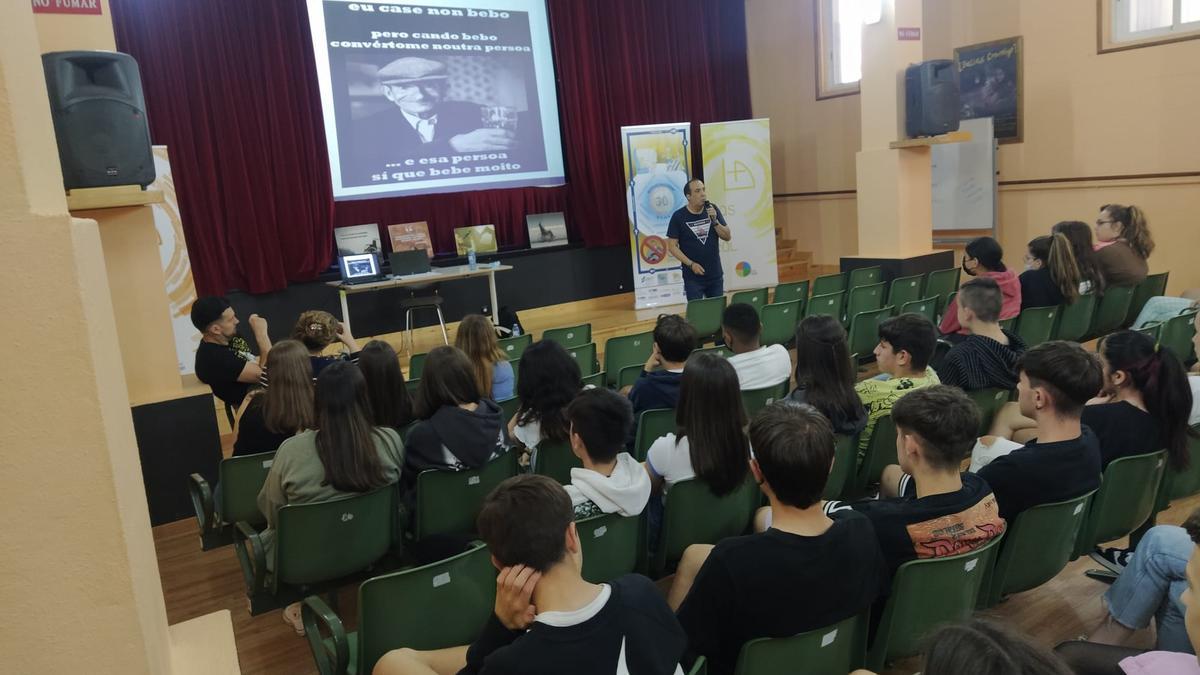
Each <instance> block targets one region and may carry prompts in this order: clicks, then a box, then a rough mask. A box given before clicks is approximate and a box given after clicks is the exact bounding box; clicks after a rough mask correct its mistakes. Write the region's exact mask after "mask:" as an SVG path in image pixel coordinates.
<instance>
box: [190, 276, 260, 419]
mask: <svg viewBox="0 0 1200 675" xmlns="http://www.w3.org/2000/svg"><path fill="white" fill-rule="evenodd" d="M238 323H240V322H239V321H238V318H237V315H236V314H235V313H234V311H233V307H231V306H230V305H229V301H228V300H226V299H225V298H221V297H215V296H206V297H203V298H197V299H196V302H194V303H192V325H194V326H195V327H196V330H198V331H200V345H199V346H198V347H197V348H196V377H197V378H198V379H199V380H200V381H201V382H203V383H205V384H207V385H208V386H209V387H211V388H212V392H213V394H214V395H215V396H216V397H217V398H219V399H221V400H222V401H224V402H225V403H226V404H227V405H229V406H232V407H233V408H235V409H236V408H238V407H240V406H241V405H242V399H243V398H245V397H246V390H247V389H249V388H250V385H252V384H255V383H257V382H258V381H259V377H261V376H262V374H263V372H264V371H263V366H265V365H266V363H267V352H269V351H270V350H271V338H270V337H269V336H268V335H267V320H266V319H264V318H262V317H260V316H259V315H257V314H251V315H250V329H251V330H252V331H253V332H254V340H255V341H256V342H258V354H259V356H258V359H259V362H258V363H256V362H255V361H254V355H253V354H251V353H250V346H249V345H247V344H246V341H245V340H244V339H242V338H241V337H240V336H239V335H238V334H237V325H238Z"/></svg>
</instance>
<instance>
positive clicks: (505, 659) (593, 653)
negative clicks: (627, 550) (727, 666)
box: [459, 574, 687, 675]
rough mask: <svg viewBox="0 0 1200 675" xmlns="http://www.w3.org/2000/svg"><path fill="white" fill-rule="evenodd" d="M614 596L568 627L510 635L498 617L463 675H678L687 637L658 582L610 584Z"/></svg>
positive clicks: (630, 577) (628, 578)
mask: <svg viewBox="0 0 1200 675" xmlns="http://www.w3.org/2000/svg"><path fill="white" fill-rule="evenodd" d="M609 587H610V588H611V595H609V597H608V601H607V602H605V603H604V606H603V607H602V608H601V609H600V610H599V611H598V612H596V613H595V614H594V615H592V616H589V617H587V618H584V619H583V620H581V621H577V622H576V621H575V620H573V619H572V618H570V617H565V616H561V613H560V616H559V617H558V619H559V621H558V622H556V623H559V622H564V623H566V624H567V625H550V624H549V623H543V622H542V621H541V620H540V619H539V620H535V621H534V622H533V624H532V625H531V626H530V627H529V630H528V631H510V630H508V629H507V628H505V627H504V625H503V624H501V623H500V620H499V619H497V618H496V617H495V616H494V615H493V616H492V618H491V619H490V620H489V621H488V624H487V626H485V627H484V629H483V634H482V635H480V637H479V639H478V640H476V641H475V643H474V644H472V645H471V647H470V648H469V649H468V650H467V666H466V667H465V668H463V669H462V670H461V671H459V675H474V674H476V673H479V674H481V675H501V674H504V673H512V674H514V675H516V674H517V673H521V674H522V675H558V674H559V673H571V674H572V675H614V674H615V673H631V674H637V675H672V674H673V673H676V672H682V671H680V669H679V662H680V659H682V658H683V652H684V648H685V647H686V646H687V638H686V636H685V635H684V634H683V629H681V628H680V627H679V622H678V621H677V620H676V619H675V617H674V616H673V615H672V614H671V608H670V607H668V606H667V603H666V601H665V600H663V597H662V593H660V592H659V590H658V589H657V588H656V587H655V586H654V582H652V581H650V580H649V579H647V578H646V577H643V576H639V575H636V574H627V575H625V576H623V577H620V578H618V579H617V580H615V581H613V582H612V583H611V584H609Z"/></svg>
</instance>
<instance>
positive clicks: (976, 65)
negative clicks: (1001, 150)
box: [954, 36, 1024, 143]
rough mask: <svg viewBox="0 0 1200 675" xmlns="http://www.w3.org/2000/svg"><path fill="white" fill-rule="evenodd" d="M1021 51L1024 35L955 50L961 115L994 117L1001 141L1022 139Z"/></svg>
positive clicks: (965, 118)
mask: <svg viewBox="0 0 1200 675" xmlns="http://www.w3.org/2000/svg"><path fill="white" fill-rule="evenodd" d="M1021 52H1022V40H1021V36H1017V37H1011V38H1005V39H1003V40H995V41H992V42H983V43H980V44H975V45H967V46H966V47H957V48H955V50H954V65H955V71H956V72H957V74H958V91H959V98H960V100H961V104H960V105H961V106H962V107H961V117H962V119H964V120H970V119H978V118H980V117H991V118H992V120H993V128H994V129H995V133H996V140H997V141H999V142H1001V143H1020V142H1021V141H1022V140H1023V138H1024V136H1023V135H1022V133H1023V132H1022V124H1023V121H1024V111H1023V110H1022V108H1021V99H1022V97H1021V93H1022V89H1023V84H1024V83H1023V77H1024V73H1023V71H1022V59H1021Z"/></svg>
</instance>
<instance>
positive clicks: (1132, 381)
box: [1083, 330, 1192, 471]
mask: <svg viewBox="0 0 1200 675" xmlns="http://www.w3.org/2000/svg"><path fill="white" fill-rule="evenodd" d="M1099 352H1100V363H1101V366H1102V367H1103V369H1104V388H1103V389H1102V390H1101V395H1100V397H1098V398H1097V399H1095V400H1094V401H1092V402H1091V403H1092V404H1091V405H1088V406H1086V407H1085V408H1084V409H1083V423H1084V424H1086V425H1088V427H1090V428H1091V429H1092V431H1093V432H1094V433H1095V434H1096V437H1097V438H1098V439H1099V440H1100V457H1101V460H1102V461H1103V463H1104V466H1108V464H1109V462H1112V461H1113V460H1116V459H1120V458H1121V457H1128V456H1130V455H1140V454H1144V453H1147V452H1154V451H1155V450H1161V449H1163V448H1166V450H1167V462H1168V464H1169V466H1170V468H1171V469H1172V470H1174V471H1183V470H1185V469H1187V468H1188V447H1187V445H1188V431H1189V430H1188V415H1189V414H1190V413H1191V410H1192V388H1191V386H1190V385H1189V384H1188V379H1187V371H1186V370H1185V369H1184V367H1183V364H1182V363H1180V362H1179V358H1178V357H1177V356H1175V354H1174V353H1173V352H1172V351H1171V350H1170V349H1169V348H1166V347H1159V346H1156V345H1155V344H1154V338H1152V337H1150V336H1148V335H1146V334H1144V333H1138V332H1136V331H1131V330H1123V331H1118V332H1116V333H1112V334H1110V335H1108V336H1107V337H1105V338H1103V339H1102V340H1101V341H1100V346H1099Z"/></svg>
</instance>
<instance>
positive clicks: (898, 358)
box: [854, 313, 940, 461]
mask: <svg viewBox="0 0 1200 675" xmlns="http://www.w3.org/2000/svg"><path fill="white" fill-rule="evenodd" d="M936 346H937V331H936V329H935V328H934V327H933V324H932V323H930V322H929V319H926V318H925V317H923V316H921V315H920V314H911V313H910V314H901V315H900V316H894V317H892V318H890V319H886V320H884V321H883V322H881V323H880V324H879V344H878V345H876V346H875V363H876V365H878V366H879V372H881V373H883V374H885V375H888V376H889V377H888V379H886V380H879V379H872V380H863V381H862V382H859V383H858V384H856V385H854V390H855V391H856V392H858V397H859V399H861V400H862V402H863V405H865V406H867V426H866V429H864V430H863V433H862V434H861V435H860V436H859V441H858V458H859V461H862V457H863V455H864V453H866V451H867V445H868V444H869V443H870V442H871V432H872V431H874V430H875V423H876V422H878V421H879V418H880V417H883V416H884V415H887V414H888V413H890V412H891V410H892V404H894V403H895V402H896V400H897V399H899V398H900V397H901V396H903V395H905V394H907V393H908V392H910V391H913V390H914V389H919V388H921V387H928V386H929V385H931V384H938V383H939V382H940V381H939V380H938V376H937V373H935V372H933V368H930V367H929V359H930V358H931V357H932V356H933V350H934V348H935V347H936Z"/></svg>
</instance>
